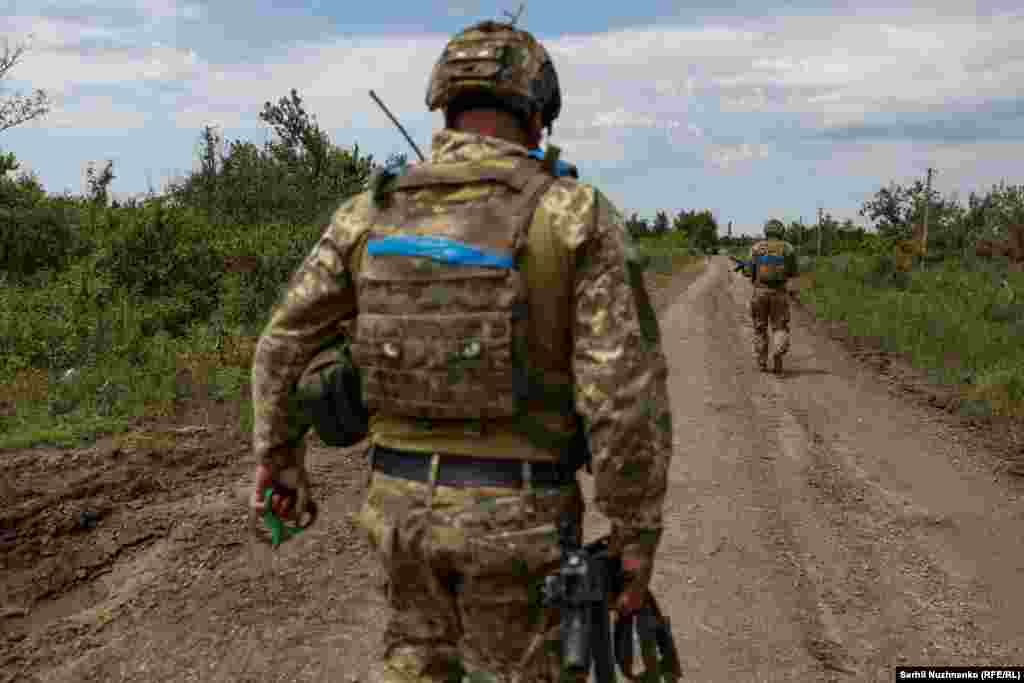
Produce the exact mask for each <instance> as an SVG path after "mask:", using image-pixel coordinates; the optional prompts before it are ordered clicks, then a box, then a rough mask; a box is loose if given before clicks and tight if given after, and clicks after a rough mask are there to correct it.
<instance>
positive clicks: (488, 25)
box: [427, 21, 562, 132]
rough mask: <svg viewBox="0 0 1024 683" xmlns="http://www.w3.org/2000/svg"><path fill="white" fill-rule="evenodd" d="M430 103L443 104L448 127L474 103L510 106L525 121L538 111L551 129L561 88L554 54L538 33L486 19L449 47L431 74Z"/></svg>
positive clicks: (431, 105)
mask: <svg viewBox="0 0 1024 683" xmlns="http://www.w3.org/2000/svg"><path fill="white" fill-rule="evenodd" d="M427 107H428V109H429V110H430V111H434V110H435V109H443V110H444V111H445V116H446V120H447V125H449V126H451V124H452V120H453V118H454V116H455V115H457V114H458V113H459V112H462V111H466V110H467V109H472V108H480V107H495V108H500V109H503V110H507V111H510V112H511V113H513V114H515V115H516V116H518V117H519V118H520V119H521V120H522V121H523V122H524V123H526V122H527V121H529V120H530V119H531V118H532V117H533V115H534V114H535V113H538V112H539V113H540V115H541V121H542V122H543V125H544V126H545V127H547V129H548V132H550V131H551V124H552V122H553V121H554V120H555V119H556V118H558V114H559V113H560V112H561V110H562V93H561V90H560V89H559V87H558V75H557V74H556V73H555V65H554V64H553V63H552V62H551V56H550V55H549V54H548V52H547V50H545V49H544V47H543V46H542V45H541V44H540V43H539V42H537V39H536V38H534V37H533V36H532V35H530V34H529V33H527V32H526V31H523V30H520V29H517V28H515V27H514V26H513V25H511V24H507V23H501V22H496V21H485V22H482V23H479V24H475V25H474V26H470V27H469V28H467V29H465V30H463V31H462V32H461V33H459V34H457V35H456V36H455V37H454V38H452V39H451V40H450V41H449V42H448V45H447V46H445V50H444V52H443V53H442V54H441V57H440V58H439V59H438V60H437V63H436V64H435V65H434V70H433V72H432V73H431V74H430V83H429V85H428V86H427Z"/></svg>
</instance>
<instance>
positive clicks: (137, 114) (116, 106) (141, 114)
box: [30, 95, 152, 131]
mask: <svg viewBox="0 0 1024 683" xmlns="http://www.w3.org/2000/svg"><path fill="white" fill-rule="evenodd" d="M151 120H152V112H150V111H146V110H139V109H135V108H132V107H128V106H124V105H123V104H121V103H118V102H116V101H115V100H114V98H113V97H110V96H107V95H95V96H89V97H82V98H78V99H77V100H76V101H75V104H74V106H73V107H67V106H66V105H65V104H63V103H61V102H57V103H56V104H55V105H54V106H53V107H52V108H51V110H50V112H49V113H48V114H47V115H46V116H44V117H41V118H39V119H36V120H35V121H33V122H32V123H31V124H30V125H33V126H36V127H39V128H46V129H49V130H58V129H61V130H64V131H78V130H81V131H98V130H124V131H129V130H141V129H143V128H145V127H146V126H147V125H148V124H150V123H151Z"/></svg>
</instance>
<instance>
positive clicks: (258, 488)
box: [249, 464, 307, 519]
mask: <svg viewBox="0 0 1024 683" xmlns="http://www.w3.org/2000/svg"><path fill="white" fill-rule="evenodd" d="M289 473H290V472H289ZM282 478H285V479H295V477H281V476H280V475H278V474H277V473H276V472H274V469H273V468H272V467H270V466H269V465H262V464H261V465H257V466H256V472H255V474H254V476H253V480H254V481H253V487H252V492H251V493H250V495H249V507H250V508H251V509H252V510H254V511H256V512H258V513H260V514H262V513H263V512H265V511H266V503H265V501H264V495H265V491H266V490H267V489H268V488H274V484H275V483H279V484H280V483H285V484H286V485H287V486H288V487H289V488H291V489H293V490H294V491H295V494H294V495H283V494H281V493H274V494H273V495H272V496H271V497H270V509H271V510H273V512H274V514H275V515H277V516H278V517H280V518H281V519H294V518H296V517H297V515H296V514H295V513H296V511H297V510H298V508H299V507H300V506H301V507H305V497H306V495H304V494H307V491H306V485H305V482H304V481H301V482H299V481H296V482H292V481H286V482H282V481H281V480H282Z"/></svg>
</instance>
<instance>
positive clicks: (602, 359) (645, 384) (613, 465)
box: [573, 192, 672, 549]
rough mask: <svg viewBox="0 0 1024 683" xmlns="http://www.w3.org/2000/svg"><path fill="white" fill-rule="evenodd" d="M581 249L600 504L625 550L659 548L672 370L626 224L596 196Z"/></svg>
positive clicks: (587, 408) (580, 370) (585, 407)
mask: <svg viewBox="0 0 1024 683" xmlns="http://www.w3.org/2000/svg"><path fill="white" fill-rule="evenodd" d="M594 211H595V215H594V216H593V221H594V223H593V226H592V227H593V229H592V232H591V233H590V235H589V239H587V240H586V241H585V242H583V243H582V244H581V245H580V247H579V248H578V249H577V261H576V263H577V266H576V279H575V295H574V296H575V322H574V350H573V372H574V375H575V386H576V407H577V410H578V411H579V413H580V414H581V415H582V417H583V421H584V425H585V426H586V429H587V437H588V439H589V444H590V449H591V453H592V455H593V463H592V471H593V475H594V488H595V496H594V502H595V503H596V505H597V506H598V509H599V510H600V511H601V512H602V513H603V514H604V515H605V516H606V517H608V518H609V520H610V521H611V522H612V528H613V537H614V538H613V540H614V541H615V542H616V543H617V544H619V545H620V546H621V545H626V544H632V543H640V544H644V545H649V546H650V547H651V548H652V549H653V548H654V547H656V546H657V543H658V540H659V538H660V532H661V527H662V508H663V504H664V498H665V490H666V485H667V476H668V466H669V462H670V460H669V459H670V458H671V456H672V413H671V410H670V407H669V400H668V387H667V378H668V367H667V365H666V362H665V357H664V355H663V354H662V350H661V340H660V333H659V329H658V320H657V318H656V317H655V313H654V309H653V307H652V306H651V303H650V300H649V299H648V297H647V291H646V289H645V287H644V282H643V273H642V265H641V261H640V258H639V254H638V253H637V252H636V251H635V248H634V247H633V245H632V244H630V242H629V236H628V233H627V232H626V228H625V225H624V223H623V221H622V217H621V216H620V215H619V213H618V211H616V209H615V208H614V207H613V206H612V205H611V203H610V202H609V201H608V200H607V199H606V198H605V197H604V196H603V195H601V194H600V193H598V192H595V203H594Z"/></svg>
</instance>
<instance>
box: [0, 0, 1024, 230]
mask: <svg viewBox="0 0 1024 683" xmlns="http://www.w3.org/2000/svg"><path fill="white" fill-rule="evenodd" d="M2 2H4V3H7V4H9V5H12V6H13V11H5V12H4V13H3V14H2V15H0V42H2V40H3V39H7V40H9V41H10V44H11V45H12V47H13V46H16V45H19V44H25V45H26V46H27V47H28V51H27V52H26V53H25V55H24V56H23V59H22V61H21V63H20V64H19V65H18V66H16V67H15V69H13V70H12V71H11V72H10V73H9V74H8V78H6V79H4V80H3V81H0V97H3V95H4V94H6V95H10V94H13V93H17V92H22V93H27V92H30V91H31V90H34V89H36V88H42V89H43V90H45V91H46V92H48V93H49V95H50V97H51V100H52V102H53V107H52V110H51V112H50V113H49V114H48V115H47V116H45V117H43V118H41V119H38V120H36V121H33V122H32V123H29V124H25V125H23V126H20V127H18V128H14V129H10V130H7V131H5V132H0V150H2V151H7V152H14V153H15V154H16V156H17V157H18V158H19V160H20V161H21V162H22V167H23V168H24V169H29V170H31V171H33V172H35V173H36V174H37V175H38V177H39V179H40V180H41V181H42V183H43V185H44V186H45V187H46V189H47V190H48V191H49V192H52V193H60V192H64V191H69V192H71V193H73V194H78V193H81V192H82V191H83V189H84V178H85V169H86V168H87V166H88V164H89V163H90V162H92V163H97V164H99V163H102V162H103V161H104V160H106V159H110V160H112V161H113V162H114V173H115V176H116V179H115V180H114V181H113V183H112V184H111V190H112V192H113V194H114V195H115V196H118V195H120V196H129V195H133V194H137V193H142V192H145V191H146V190H147V189H148V188H150V187H153V188H154V189H156V190H157V191H159V190H161V189H162V188H163V187H164V185H165V183H166V182H167V181H168V180H170V179H173V178H176V177H180V176H182V175H183V174H184V173H186V172H187V171H188V170H190V169H191V168H193V167H194V165H195V164H196V163H197V162H196V159H197V150H198V140H199V135H200V132H201V130H202V127H203V126H204V125H207V124H209V125H215V126H218V127H220V129H221V131H222V133H223V134H224V136H225V137H226V138H227V139H228V140H251V141H253V142H256V143H257V144H262V143H263V142H264V141H266V140H269V139H270V134H269V130H268V129H267V127H266V126H265V125H263V124H262V122H261V121H260V120H259V118H258V116H257V114H258V112H259V111H261V109H262V106H263V103H264V102H266V101H268V100H270V101H277V100H278V99H279V98H281V97H283V96H286V95H287V94H288V92H289V91H290V90H291V89H292V88H295V89H296V90H298V92H299V95H300V96H301V97H302V98H303V100H304V103H305V106H306V108H307V110H308V111H310V112H311V113H313V114H314V115H315V116H316V119H317V121H318V123H319V124H320V125H321V127H323V128H324V129H325V130H326V131H327V132H328V133H329V135H330V136H331V139H332V140H333V141H334V142H335V143H336V144H338V145H341V146H350V145H353V144H358V145H359V148H360V150H361V151H363V152H369V153H372V154H373V156H374V157H375V158H377V159H380V160H384V159H385V158H387V156H388V155H389V154H391V153H395V152H405V153H409V156H410V157H411V156H412V154H411V153H410V152H409V150H408V149H407V145H406V143H405V141H404V140H403V138H402V137H401V135H400V134H399V133H398V132H397V131H396V130H395V129H394V128H393V127H392V125H391V123H390V122H389V121H388V119H387V118H386V117H385V116H384V114H382V113H381V112H380V110H378V109H377V108H376V105H374V103H373V101H372V100H371V99H370V98H369V96H368V91H369V89H370V88H373V89H374V90H375V91H376V92H377V93H378V94H379V95H380V96H381V98H382V99H383V100H384V101H385V102H386V103H387V104H388V106H389V107H390V108H391V109H392V111H393V112H394V113H395V114H396V115H397V116H398V118H399V119H400V120H401V121H402V122H403V124H404V125H405V126H406V128H407V129H408V130H409V132H410V133H411V135H412V137H413V138H414V139H415V140H416V141H417V143H418V144H419V145H420V147H421V148H423V149H427V148H428V147H429V141H430V137H431V133H432V131H433V130H436V129H437V128H439V127H440V126H441V125H443V122H442V119H441V115H440V114H439V113H437V112H434V113H430V112H428V111H426V107H425V105H424V101H423V100H424V94H425V90H426V84H427V79H428V77H429V74H430V70H431V67H432V66H433V64H434V61H435V60H436V59H437V57H438V55H439V54H440V52H441V50H442V49H443V47H444V44H445V42H446V40H447V39H448V38H449V37H450V36H451V35H452V34H454V33H455V32H457V31H458V30H460V29H462V28H464V27H466V26H468V25H469V24H471V23H474V22H477V21H480V20H484V19H497V18H500V17H501V16H502V14H503V12H505V11H514V10H515V9H516V8H517V7H518V1H515V2H505V3H493V2H472V1H466V2H447V3H446V2H433V1H431V0H417V1H416V2H412V1H402V0H390V1H389V2H383V3H373V2H361V3H349V2H337V1H334V2H321V1H318V0H303V1H302V2H300V1H299V0H247V1H245V2H242V1H241V0H217V1H216V2H212V1H208V0H135V1H133V0H80V1H79V2H39V1H35V0H33V1H25V0H2ZM722 4H725V3H715V4H712V3H707V4H704V5H701V4H694V3H678V2H666V1H662V0H631V1H630V2H618V1H616V2H610V1H608V0H590V1H588V2H586V3H583V2H563V3H555V2H543V3H541V2H538V1H537V0H534V1H533V2H528V3H527V4H526V9H525V11H524V12H523V14H522V17H521V19H520V20H519V22H520V26H522V27H523V28H526V29H527V30H529V31H531V32H532V33H533V34H534V35H535V36H536V37H537V38H538V39H539V40H541V42H542V43H543V44H544V45H545V46H546V47H547V48H548V50H549V52H550V53H551V56H552V59H553V61H554V63H555V68H556V70H557V71H558V74H559V80H560V83H561V86H562V92H563V108H562V115H561V117H560V118H559V119H558V120H557V121H556V122H555V125H554V132H553V135H552V136H551V138H550V140H551V142H552V143H554V144H557V145H559V146H561V147H562V150H563V152H562V154H563V158H565V159H568V160H570V161H573V162H575V163H576V164H577V165H578V166H579V168H580V172H581V177H582V179H583V180H584V181H586V182H590V183H593V184H594V185H596V186H597V187H599V188H600V189H601V190H602V191H603V192H605V194H607V195H608V196H609V197H610V198H611V199H612V201H613V202H614V203H615V204H616V205H617V206H618V207H619V208H620V209H621V210H622V211H623V212H624V213H626V214H627V215H628V214H630V213H633V212H637V213H639V214H640V215H641V216H653V214H654V212H655V211H657V210H665V211H669V212H676V211H679V210H682V209H687V210H690V209H696V210H703V209H710V210H711V211H712V212H713V213H714V215H715V217H716V218H717V220H718V222H719V224H720V225H721V226H722V230H721V232H722V233H724V232H725V229H726V227H725V226H726V225H727V224H728V223H729V222H730V221H731V222H732V223H733V234H756V233H759V232H760V230H761V226H763V224H764V222H765V221H766V220H768V219H769V218H779V219H782V220H784V221H790V220H798V219H800V218H803V219H804V220H805V221H807V222H811V221H813V220H814V218H815V216H816V214H817V211H818V208H819V207H821V208H823V209H824V210H825V211H827V212H830V213H831V214H832V215H834V216H836V217H838V218H840V219H844V218H851V219H853V220H855V221H856V222H858V223H861V224H865V223H866V219H863V218H861V217H860V216H858V209H859V208H860V207H861V206H862V204H863V203H864V201H865V200H867V199H868V198H869V197H870V196H871V195H872V194H874V192H876V191H877V190H878V189H879V188H881V187H883V186H885V185H887V184H888V183H889V182H898V183H903V184H907V183H911V182H913V181H914V180H916V179H918V178H923V177H924V176H925V174H926V171H927V169H928V168H929V167H933V168H934V169H935V177H934V187H935V188H936V189H937V190H938V191H939V192H942V193H943V194H946V195H949V194H951V193H956V194H957V195H958V196H959V197H960V198H961V199H965V198H966V196H967V194H968V193H969V192H970V191H972V190H975V191H978V190H980V191H984V190H986V189H988V188H989V187H991V185H992V184H994V183H998V182H1000V181H1006V182H1008V183H1012V184H1020V183H1024V177H1022V176H1024V165H1022V163H1021V160H1022V159H1024V40H1022V39H1021V38H1020V37H1021V36H1024V9H1021V8H1020V7H1019V6H1018V5H1019V3H1017V2H1014V3H1010V2H976V3H970V2H962V1H961V2H949V1H948V0H932V2H928V3H923V2H922V3H901V2H899V1H898V0H897V1H896V2H895V3H893V2H887V3H884V4H883V3H881V2H877V1H876V0H865V1H864V2H860V3H856V4H855V5H854V9H851V8H850V6H849V5H847V4H842V5H840V4H835V5H832V4H821V3H811V2H788V3H787V2H778V1H773V0H762V1H760V2H737V3H734V4H733V5H732V6H731V7H730V8H729V9H722V7H721V6H720V5H722ZM584 8H585V9H584Z"/></svg>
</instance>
